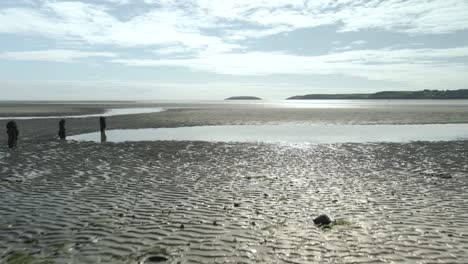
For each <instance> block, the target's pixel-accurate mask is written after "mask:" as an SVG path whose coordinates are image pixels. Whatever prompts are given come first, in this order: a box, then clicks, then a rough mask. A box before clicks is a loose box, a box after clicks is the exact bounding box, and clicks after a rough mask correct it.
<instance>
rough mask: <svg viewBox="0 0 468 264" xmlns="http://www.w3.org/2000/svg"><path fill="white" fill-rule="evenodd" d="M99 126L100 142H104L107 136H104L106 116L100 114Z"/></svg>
mask: <svg viewBox="0 0 468 264" xmlns="http://www.w3.org/2000/svg"><path fill="white" fill-rule="evenodd" d="M99 127H100V129H101V142H106V141H107V136H106V118H105V117H103V116H101V117H100V118H99Z"/></svg>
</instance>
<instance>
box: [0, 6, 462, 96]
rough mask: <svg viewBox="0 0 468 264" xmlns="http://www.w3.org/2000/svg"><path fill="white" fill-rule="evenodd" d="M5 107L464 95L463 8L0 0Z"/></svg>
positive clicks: (0, 56)
mask: <svg viewBox="0 0 468 264" xmlns="http://www.w3.org/2000/svg"><path fill="white" fill-rule="evenodd" d="M0 43H1V44H0V85H1V86H0V90H2V94H4V95H5V97H4V98H5V99H156V100H157V99H222V98H223V97H227V96H231V95H241V94H242V95H258V96H261V97H265V98H270V99H281V98H284V97H289V96H292V95H297V94H304V93H343V92H373V91H380V90H419V89H462V88H468V86H467V85H468V1H467V0H411V1H401V0H301V1H295V0H222V1H221V0H220V1H216V0H194V1H187V0H101V1H91V0H88V1H85V0H82V1H52V0H50V1H43V0H36V1H34V0H3V1H2V2H1V3H0Z"/></svg>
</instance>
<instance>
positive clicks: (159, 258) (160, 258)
mask: <svg viewBox="0 0 468 264" xmlns="http://www.w3.org/2000/svg"><path fill="white" fill-rule="evenodd" d="M163 261H167V258H166V257H163V256H151V257H149V258H147V259H146V261H145V262H147V263H153V262H163Z"/></svg>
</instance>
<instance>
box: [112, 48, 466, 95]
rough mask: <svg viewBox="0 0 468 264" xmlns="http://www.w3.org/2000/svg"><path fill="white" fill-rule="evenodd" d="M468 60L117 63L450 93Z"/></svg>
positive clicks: (268, 56) (264, 57) (420, 56)
mask: <svg viewBox="0 0 468 264" xmlns="http://www.w3.org/2000/svg"><path fill="white" fill-rule="evenodd" d="M453 58H468V47H460V48H452V49H398V50H390V49H381V50H357V51H346V52H341V53H332V54H327V55H321V56H299V55H291V54H285V53H265V52H250V53H236V54H235V53H232V54H214V55H211V56H205V57H198V58H189V59H162V60H140V59H115V60H112V61H113V62H114V63H119V64H124V65H128V66H140V67H162V66H172V67H187V68H190V69H193V70H198V71H207V72H212V73H218V74H227V75H274V74H292V75H310V74H319V75H330V74H342V75H348V76H354V77H360V78H365V79H368V80H379V81H391V82H402V83H407V84H408V85H414V86H415V87H416V86H420V87H421V86H423V87H435V88H446V87H443V86H446V85H458V86H459V85H460V83H468V76H467V74H466V72H468V65H466V64H463V63H455V62H449V59H453Z"/></svg>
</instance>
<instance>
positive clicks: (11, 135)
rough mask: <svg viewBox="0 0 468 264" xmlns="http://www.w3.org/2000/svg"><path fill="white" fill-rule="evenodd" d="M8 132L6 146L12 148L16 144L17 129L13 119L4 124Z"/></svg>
mask: <svg viewBox="0 0 468 264" xmlns="http://www.w3.org/2000/svg"><path fill="white" fill-rule="evenodd" d="M6 127H7V134H8V147H9V148H14V147H16V145H17V144H18V137H19V130H18V126H17V125H16V122H15V121H10V122H8V123H7V125H6Z"/></svg>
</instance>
